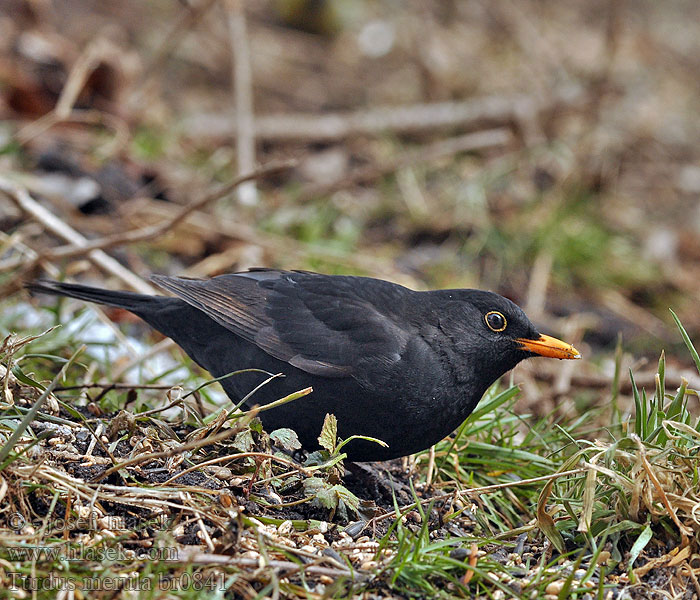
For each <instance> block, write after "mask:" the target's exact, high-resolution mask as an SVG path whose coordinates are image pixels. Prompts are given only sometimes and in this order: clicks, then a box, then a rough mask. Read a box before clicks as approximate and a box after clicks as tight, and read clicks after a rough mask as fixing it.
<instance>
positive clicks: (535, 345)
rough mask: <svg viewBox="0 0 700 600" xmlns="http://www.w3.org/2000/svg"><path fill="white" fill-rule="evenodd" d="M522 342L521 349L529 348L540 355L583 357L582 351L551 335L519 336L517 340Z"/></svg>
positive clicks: (549, 356) (528, 349)
mask: <svg viewBox="0 0 700 600" xmlns="http://www.w3.org/2000/svg"><path fill="white" fill-rule="evenodd" d="M515 341H516V342H518V343H519V344H520V350H527V351H528V352H532V353H534V354H539V355H540V356H546V357H548V358H561V359H563V358H567V359H568V358H581V353H580V352H579V351H578V350H576V348H574V347H573V346H572V345H571V344H567V343H566V342H562V341H561V340H558V339H557V338H554V337H552V336H550V335H541V336H540V337H539V338H538V339H536V340H528V339H527V338H518V339H517V340H515Z"/></svg>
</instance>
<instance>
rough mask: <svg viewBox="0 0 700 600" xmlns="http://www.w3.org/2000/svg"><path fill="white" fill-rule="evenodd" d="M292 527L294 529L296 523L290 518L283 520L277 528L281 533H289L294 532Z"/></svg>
mask: <svg viewBox="0 0 700 600" xmlns="http://www.w3.org/2000/svg"><path fill="white" fill-rule="evenodd" d="M292 529H294V523H292V522H291V521H289V520H286V521H282V522H281V523H280V525H279V527H278V528H277V531H278V532H279V534H280V535H288V534H290V533H291V532H292Z"/></svg>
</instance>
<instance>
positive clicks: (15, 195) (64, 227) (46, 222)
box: [0, 176, 155, 294]
mask: <svg viewBox="0 0 700 600" xmlns="http://www.w3.org/2000/svg"><path fill="white" fill-rule="evenodd" d="M0 191H2V192H4V193H5V194H7V196H8V197H9V198H10V199H11V200H12V201H13V202H14V203H15V204H16V205H17V207H18V208H19V209H21V210H23V211H24V212H25V213H27V214H30V215H31V216H32V217H33V218H34V219H36V220H37V221H39V222H40V223H41V224H42V225H43V226H44V227H45V228H46V229H48V230H49V231H51V232H52V233H54V234H56V235H57V236H59V237H61V238H63V239H64V240H68V241H70V242H72V243H73V245H75V246H78V247H85V246H87V245H88V244H89V241H88V240H87V238H86V237H84V236H83V235H82V234H80V233H78V232H77V231H76V230H75V229H73V228H72V227H71V226H70V225H68V224H67V223H65V222H64V221H61V220H60V219H59V218H58V217H57V216H56V215H54V214H53V213H52V212H51V211H49V210H47V209H46V208H44V207H43V206H42V205H41V204H39V203H38V202H37V201H36V200H34V198H32V197H31V196H30V195H29V192H27V190H26V189H24V188H21V187H19V186H17V185H15V184H14V183H12V182H11V181H10V180H8V179H5V178H4V177H2V176H0ZM87 254H88V257H89V258H90V260H92V262H94V263H95V264H96V265H98V266H100V267H101V268H103V269H104V270H105V271H107V272H108V273H110V274H112V275H114V276H116V277H118V278H119V279H121V280H122V281H123V282H124V283H126V284H127V285H128V286H130V287H131V288H133V289H134V290H136V291H138V292H141V293H144V294H153V293H154V292H155V289H154V288H153V286H151V284H149V283H148V282H146V281H144V280H143V279H141V277H139V276H138V275H136V273H133V272H132V271H130V270H129V269H127V268H126V267H123V266H122V265H120V264H119V263H118V262H117V261H116V260H114V259H113V258H112V257H111V256H108V255H107V254H105V252H104V251H102V250H97V249H93V250H88V251H87Z"/></svg>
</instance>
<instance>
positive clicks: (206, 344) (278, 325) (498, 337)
mask: <svg viewBox="0 0 700 600" xmlns="http://www.w3.org/2000/svg"><path fill="white" fill-rule="evenodd" d="M152 281H153V282H155V283H156V284H157V285H158V286H160V287H161V288H164V289H165V290H168V291H169V292H172V293H173V294H175V296H176V297H175V298H173V297H167V296H149V295H144V294H136V293H132V292H122V291H111V290H105V289H101V288H96V287H89V286H85V285H79V284H73V283H60V282H57V281H49V280H37V281H34V282H32V283H30V284H28V286H27V287H28V288H29V289H30V291H31V292H34V293H45V294H53V295H58V296H69V297H71V298H78V299H80V300H88V301H90V302H96V303H99V304H106V305H108V306H115V307H119V308H124V309H126V310H128V311H131V312H132V313H134V314H135V315H138V316H139V317H140V318H141V319H143V320H144V321H146V323H148V324H149V325H151V326H152V327H154V328H155V329H157V330H158V331H160V332H161V333H162V334H163V335H166V336H168V337H170V338H172V339H173V340H174V341H175V342H176V343H177V344H179V345H180V346H181V347H182V348H183V349H184V350H185V352H186V353H187V354H188V355H189V356H190V357H191V358H192V359H193V360H194V361H195V362H196V363H197V364H198V365H200V366H201V367H203V368H204V369H206V370H207V371H209V372H210V373H211V374H212V375H213V376H214V377H222V376H224V375H227V374H229V373H231V372H233V371H238V370H241V369H262V370H264V371H267V372H269V373H283V374H284V377H279V378H276V379H273V380H272V381H270V382H268V383H267V384H266V385H263V386H262V387H261V388H260V389H258V390H257V391H256V392H255V393H254V394H253V395H252V396H251V397H250V398H249V399H248V400H247V401H246V404H247V405H248V406H252V405H255V404H257V405H264V404H267V403H269V402H272V401H274V400H278V399H279V398H282V397H284V396H286V395H288V394H290V393H293V392H295V391H298V390H301V389H303V388H306V387H309V386H311V387H312V388H313V392H312V393H311V394H309V395H308V396H305V397H302V398H299V399H297V400H294V401H292V402H289V403H287V404H283V405H281V406H279V407H277V408H273V409H270V410H267V411H262V412H261V413H260V418H261V419H262V421H263V424H264V425H265V427H266V428H267V430H268V431H271V430H273V429H277V428H280V427H291V428H292V429H294V431H296V433H297V434H298V436H299V439H300V441H301V443H302V444H303V445H304V447H305V448H309V449H311V448H314V447H317V446H318V443H317V437H318V435H319V433H320V431H321V427H322V424H323V420H324V417H325V415H326V413H332V414H334V415H335V416H336V417H337V420H338V435H339V437H341V438H343V439H347V438H348V437H349V436H351V435H364V436H371V437H374V438H379V439H381V440H383V441H384V442H386V443H387V444H388V447H386V448H385V447H382V446H380V445H379V444H377V443H375V442H371V441H367V440H353V441H351V442H350V443H349V444H348V445H347V446H345V447H344V448H343V451H347V454H348V458H349V459H350V460H353V461H373V460H387V459H391V458H395V457H399V456H405V455H407V454H412V453H414V452H418V451H419V450H424V449H425V448H429V447H430V446H431V445H433V444H435V443H436V442H438V441H439V440H441V439H442V438H444V437H445V436H447V435H448V434H450V433H451V432H452V431H454V430H455V429H456V428H457V427H458V426H459V425H460V424H461V423H462V422H463V421H464V419H465V418H466V417H467V416H469V414H470V413H471V412H472V411H473V410H474V407H475V406H476V405H477V403H478V402H479V400H480V399H481V397H482V395H483V394H484V392H485V391H486V389H487V388H488V387H489V386H490V385H491V384H492V383H493V382H494V381H496V379H498V378H499V377H500V376H501V375H503V374H504V373H505V372H506V371H508V370H509V369H512V368H513V367H514V366H515V365H517V364H518V363H519V362H520V361H521V360H523V359H525V358H529V357H533V356H547V357H551V358H561V359H563V358H567V359H568V358H580V356H581V355H580V354H579V352H578V351H577V350H576V349H575V348H574V347H573V346H571V345H569V344H566V343H564V342H562V341H560V340H558V339H556V338H553V337H550V336H547V335H541V334H540V333H539V332H538V331H537V329H535V326H534V325H533V324H532V323H531V322H530V320H529V319H528V318H527V316H525V313H524V312H523V311H522V310H521V309H520V308H519V307H518V306H517V305H516V304H514V303H513V302H511V301H510V300H508V299H506V298H504V297H503V296H499V295H498V294H494V293H492V292H486V291H481V290H474V289H453V290H435V291H428V292H416V291H413V290H410V289H408V288H405V287H403V286H401V285H397V284H395V283H389V282H388V281H382V280H380V279H372V278H368V277H353V276H345V275H321V274H318V273H310V272H306V271H279V270H272V269H251V270H249V271H245V272H241V273H232V274H228V275H220V276H218V277H214V278H212V279H208V280H200V279H186V278H182V277H166V276H163V275H155V276H153V277H152ZM267 378H268V376H267V375H265V374H264V373H260V372H247V373H240V374H236V375H233V376H231V377H227V378H225V379H223V380H222V381H221V385H222V386H223V388H224V390H225V391H226V393H227V394H228V396H229V397H230V398H231V399H232V400H233V401H234V402H236V403H237V402H240V401H241V400H242V399H243V398H244V397H246V395H248V394H249V393H250V392H251V390H253V389H254V388H255V387H256V386H258V385H259V384H261V383H262V382H263V381H264V380H265V379H267Z"/></svg>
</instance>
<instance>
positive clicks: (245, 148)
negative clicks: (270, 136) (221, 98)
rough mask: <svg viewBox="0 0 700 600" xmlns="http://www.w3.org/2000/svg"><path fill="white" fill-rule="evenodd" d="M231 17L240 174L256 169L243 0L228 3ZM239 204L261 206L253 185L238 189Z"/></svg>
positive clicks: (250, 75)
mask: <svg viewBox="0 0 700 600" xmlns="http://www.w3.org/2000/svg"><path fill="white" fill-rule="evenodd" d="M224 6H225V8H226V13H227V16H228V28H229V38H230V40H231V51H232V53H233V57H232V63H233V73H232V84H233V88H234V90H233V91H234V98H235V120H236V155H237V159H238V172H239V173H247V172H248V171H250V170H251V169H252V168H253V166H254V165H255V122H254V117H253V72H252V69H251V65H250V48H249V46H248V31H247V26H246V18H245V7H244V4H243V1H242V0H224ZM238 200H239V202H241V204H244V205H247V206H251V205H255V204H257V203H258V191H257V189H256V187H255V184H254V183H253V182H250V183H248V184H246V185H244V186H240V187H239V188H238Z"/></svg>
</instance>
